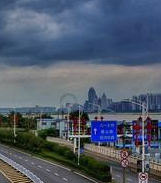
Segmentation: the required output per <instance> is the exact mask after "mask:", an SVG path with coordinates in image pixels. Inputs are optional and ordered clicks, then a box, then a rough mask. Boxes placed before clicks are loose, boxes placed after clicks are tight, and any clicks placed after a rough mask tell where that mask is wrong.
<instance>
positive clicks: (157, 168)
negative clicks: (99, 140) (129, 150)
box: [84, 144, 161, 176]
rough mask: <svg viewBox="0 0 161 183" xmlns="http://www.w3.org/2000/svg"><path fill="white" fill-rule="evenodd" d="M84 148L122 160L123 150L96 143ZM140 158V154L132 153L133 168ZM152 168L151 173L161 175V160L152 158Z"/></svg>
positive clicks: (117, 160)
mask: <svg viewBox="0 0 161 183" xmlns="http://www.w3.org/2000/svg"><path fill="white" fill-rule="evenodd" d="M84 149H85V150H88V151H90V152H93V153H97V154H100V155H103V156H105V157H107V158H110V159H112V160H114V161H116V162H120V161H121V157H120V151H121V150H116V149H114V148H111V147H105V146H96V145H94V144H85V146H84ZM138 159H139V157H138V156H132V155H131V156H129V162H130V167H131V168H136V165H137V160H138ZM150 170H151V173H155V174H157V175H158V176H159V175H160V176H161V161H155V160H154V159H153V160H150Z"/></svg>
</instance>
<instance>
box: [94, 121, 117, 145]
mask: <svg viewBox="0 0 161 183" xmlns="http://www.w3.org/2000/svg"><path fill="white" fill-rule="evenodd" d="M116 140H117V122H116V121H91V141H92V142H115V141H116Z"/></svg>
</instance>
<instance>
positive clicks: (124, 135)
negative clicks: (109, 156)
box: [122, 120, 126, 183]
mask: <svg viewBox="0 0 161 183" xmlns="http://www.w3.org/2000/svg"><path fill="white" fill-rule="evenodd" d="M125 132H126V128H125V121H124V120H123V148H124V149H125V138H126V134H125ZM122 154H124V153H122ZM125 173H126V172H125V167H123V183H125V180H126V178H125Z"/></svg>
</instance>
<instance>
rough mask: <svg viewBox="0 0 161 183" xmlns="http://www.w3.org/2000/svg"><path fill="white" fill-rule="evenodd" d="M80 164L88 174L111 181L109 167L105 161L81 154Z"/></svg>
mask: <svg viewBox="0 0 161 183" xmlns="http://www.w3.org/2000/svg"><path fill="white" fill-rule="evenodd" d="M80 165H81V166H82V167H83V169H84V170H85V171H86V172H87V173H88V174H89V175H91V176H93V177H95V178H97V179H99V180H101V181H111V178H112V177H111V174H110V167H109V166H108V165H107V164H106V163H104V162H100V161H97V160H95V159H94V158H92V157H89V156H84V155H83V156H81V158H80Z"/></svg>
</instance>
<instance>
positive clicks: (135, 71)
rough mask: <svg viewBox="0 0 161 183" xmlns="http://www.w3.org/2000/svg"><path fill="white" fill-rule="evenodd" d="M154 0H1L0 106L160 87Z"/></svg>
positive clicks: (160, 25) (158, 16) (160, 16)
mask: <svg viewBox="0 0 161 183" xmlns="http://www.w3.org/2000/svg"><path fill="white" fill-rule="evenodd" d="M160 7H161V2H160V1H159V0H153V2H152V1H151V0H146V1H145V0H143V1H140V0H135V1H133V0H128V1H127V0H123V1H120V0H109V1H106V0H102V1H100V0H82V1H75V0H69V1H66V0H61V1H60V0H53V1H51V0H49V1H45V0H28V1H26V0H22V1H21V0H13V1H6V0H1V2H0V10H1V13H0V28H1V29H0V30H1V31H0V40H1V43H0V106H3V107H17V106H35V105H40V106H58V105H59V100H60V97H61V96H62V95H63V94H64V93H73V94H74V95H75V96H76V97H77V99H78V101H79V103H83V102H84V99H85V98H86V91H87V90H88V88H89V86H93V87H94V88H95V89H96V90H97V91H98V93H103V92H105V93H106V95H107V96H108V97H109V98H113V99H114V100H121V99H123V98H130V97H131V96H133V95H139V94H140V93H160V92H161V80H160V78H161V72H160V70H161V54H160V48H161V41H160V29H161V21H160V20H161V12H160Z"/></svg>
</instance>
